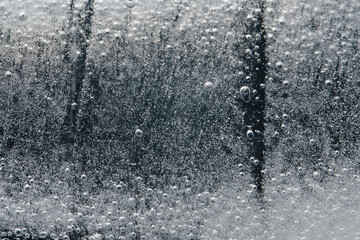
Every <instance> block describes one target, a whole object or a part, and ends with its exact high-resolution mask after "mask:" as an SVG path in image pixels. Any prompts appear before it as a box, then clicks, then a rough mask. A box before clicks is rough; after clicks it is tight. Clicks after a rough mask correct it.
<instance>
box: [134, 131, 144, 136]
mask: <svg viewBox="0 0 360 240" xmlns="http://www.w3.org/2000/svg"><path fill="white" fill-rule="evenodd" d="M142 135H143V131H142V130H141V129H136V130H135V136H136V137H142Z"/></svg>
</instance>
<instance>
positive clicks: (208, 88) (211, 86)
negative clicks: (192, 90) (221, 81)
mask: <svg viewBox="0 0 360 240" xmlns="http://www.w3.org/2000/svg"><path fill="white" fill-rule="evenodd" d="M204 89H205V90H206V91H211V90H213V89H214V84H213V83H212V82H206V83H204Z"/></svg>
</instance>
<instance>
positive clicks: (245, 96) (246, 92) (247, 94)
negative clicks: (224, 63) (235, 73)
mask: <svg viewBox="0 0 360 240" xmlns="http://www.w3.org/2000/svg"><path fill="white" fill-rule="evenodd" d="M240 96H241V99H242V100H243V101H244V102H246V103H248V102H250V100H251V91H250V88H249V87H248V86H242V87H241V88H240Z"/></svg>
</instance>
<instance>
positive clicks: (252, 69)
mask: <svg viewBox="0 0 360 240" xmlns="http://www.w3.org/2000/svg"><path fill="white" fill-rule="evenodd" d="M258 4H259V6H258V9H259V10H260V11H258V12H257V13H255V14H256V16H255V17H254V18H255V19H254V20H253V21H251V22H250V23H249V25H248V26H247V27H248V29H247V31H248V34H251V35H252V36H254V37H255V38H254V40H253V41H251V42H249V49H251V50H252V51H253V52H254V53H255V54H254V55H253V56H252V57H251V58H249V59H248V60H247V64H248V66H249V72H248V74H249V75H251V76H252V81H251V86H250V87H251V90H252V91H253V94H252V95H253V96H251V101H249V102H245V103H244V106H245V110H246V112H245V115H244V126H245V129H244V132H245V134H246V132H247V131H248V130H249V127H250V128H251V129H252V130H253V132H254V137H253V138H252V139H248V141H249V154H248V156H249V158H251V159H255V160H254V161H253V162H251V174H252V177H253V182H254V185H255V186H256V191H257V194H258V197H259V198H262V196H263V192H264V186H263V178H264V176H263V170H264V165H265V158H264V152H265V138H264V130H265V110H266V109H265V104H266V99H265V86H266V85H265V79H266V75H267V57H266V32H265V29H264V12H265V9H264V8H265V6H264V5H265V1H259V3H258Z"/></svg>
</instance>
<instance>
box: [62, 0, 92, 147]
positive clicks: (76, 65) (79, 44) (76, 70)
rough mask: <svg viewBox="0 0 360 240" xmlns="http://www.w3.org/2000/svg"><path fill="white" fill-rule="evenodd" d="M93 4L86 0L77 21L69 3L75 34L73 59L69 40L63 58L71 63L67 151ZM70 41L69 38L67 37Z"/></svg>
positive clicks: (73, 131) (74, 132)
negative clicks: (70, 56) (72, 59)
mask: <svg viewBox="0 0 360 240" xmlns="http://www.w3.org/2000/svg"><path fill="white" fill-rule="evenodd" d="M93 4H94V0H88V1H87V2H86V4H85V7H84V9H83V11H81V12H79V15H78V17H77V22H76V23H75V22H74V21H75V20H74V16H73V15H74V9H73V8H74V2H73V1H71V3H70V15H71V16H70V21H71V22H70V24H69V27H75V32H74V34H75V36H74V39H73V43H70V44H75V50H76V56H75V60H74V61H73V62H72V63H71V62H70V61H71V59H70V58H69V51H70V49H69V48H70V46H69V42H68V43H67V49H65V51H66V52H65V58H67V59H65V60H68V61H69V64H70V65H71V68H72V70H71V90H70V96H69V102H68V106H67V111H66V116H65V121H64V125H65V129H68V130H67V133H66V134H65V137H64V139H63V140H64V142H66V143H68V144H69V146H68V151H69V152H71V149H72V148H73V145H74V143H75V141H76V135H77V129H76V125H77V121H78V119H77V118H78V113H79V106H80V98H81V96H80V95H81V91H82V86H83V82H84V79H85V72H86V59H87V48H88V41H89V40H90V37H91V19H92V16H93V13H94V11H93ZM68 40H69V41H70V38H68Z"/></svg>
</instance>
